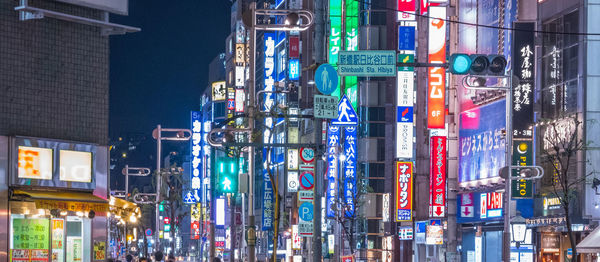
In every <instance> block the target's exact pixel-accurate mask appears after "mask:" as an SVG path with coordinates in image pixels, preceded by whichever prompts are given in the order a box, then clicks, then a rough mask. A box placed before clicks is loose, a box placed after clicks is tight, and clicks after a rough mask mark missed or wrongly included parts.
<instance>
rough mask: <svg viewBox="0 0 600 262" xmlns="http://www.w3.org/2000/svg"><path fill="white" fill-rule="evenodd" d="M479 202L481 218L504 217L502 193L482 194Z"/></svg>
mask: <svg viewBox="0 0 600 262" xmlns="http://www.w3.org/2000/svg"><path fill="white" fill-rule="evenodd" d="M479 201H480V202H481V203H480V205H479V208H481V211H480V213H479V217H480V218H494V217H501V216H502V193H499V192H490V193H481V196H480V199H479Z"/></svg>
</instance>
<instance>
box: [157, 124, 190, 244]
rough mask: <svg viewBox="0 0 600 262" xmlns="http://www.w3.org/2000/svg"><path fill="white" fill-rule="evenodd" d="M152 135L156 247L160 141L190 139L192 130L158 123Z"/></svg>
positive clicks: (158, 211)
mask: <svg viewBox="0 0 600 262" xmlns="http://www.w3.org/2000/svg"><path fill="white" fill-rule="evenodd" d="M163 132H170V133H171V135H172V134H173V133H175V136H163ZM152 137H153V138H154V139H156V203H155V205H156V209H155V212H156V214H155V221H156V225H155V233H154V238H155V239H156V241H155V242H156V247H157V248H158V247H159V246H160V239H159V229H160V218H159V213H160V210H159V206H160V202H161V199H160V188H161V182H162V176H161V173H160V162H161V160H162V157H161V148H162V141H163V140H169V141H188V140H190V137H192V130H189V129H181V128H161V126H160V125H158V126H157V127H156V128H155V129H154V130H153V131H152Z"/></svg>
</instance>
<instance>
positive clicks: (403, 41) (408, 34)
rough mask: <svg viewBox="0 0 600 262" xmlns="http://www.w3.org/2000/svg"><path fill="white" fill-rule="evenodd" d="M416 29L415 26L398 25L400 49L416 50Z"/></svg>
mask: <svg viewBox="0 0 600 262" xmlns="http://www.w3.org/2000/svg"><path fill="white" fill-rule="evenodd" d="M400 1H402V0H400ZM413 1H414V0H413ZM415 31H416V30H415V27H414V26H398V50H409V51H413V50H415Z"/></svg>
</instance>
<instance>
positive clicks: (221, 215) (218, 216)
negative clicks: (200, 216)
mask: <svg viewBox="0 0 600 262" xmlns="http://www.w3.org/2000/svg"><path fill="white" fill-rule="evenodd" d="M216 202H217V203H216V205H215V209H216V212H215V220H216V224H217V226H224V225H225V199H224V198H217V200H216Z"/></svg>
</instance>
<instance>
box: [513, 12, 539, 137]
mask: <svg viewBox="0 0 600 262" xmlns="http://www.w3.org/2000/svg"><path fill="white" fill-rule="evenodd" d="M513 28H515V31H514V32H513V46H512V61H513V62H512V74H513V75H514V76H515V77H516V78H514V80H513V87H512V88H513V96H512V100H513V103H512V113H513V137H514V138H532V137H533V128H532V125H533V91H534V88H535V82H534V80H535V45H534V32H533V31H534V30H535V23H534V22H515V23H514V25H513Z"/></svg>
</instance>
